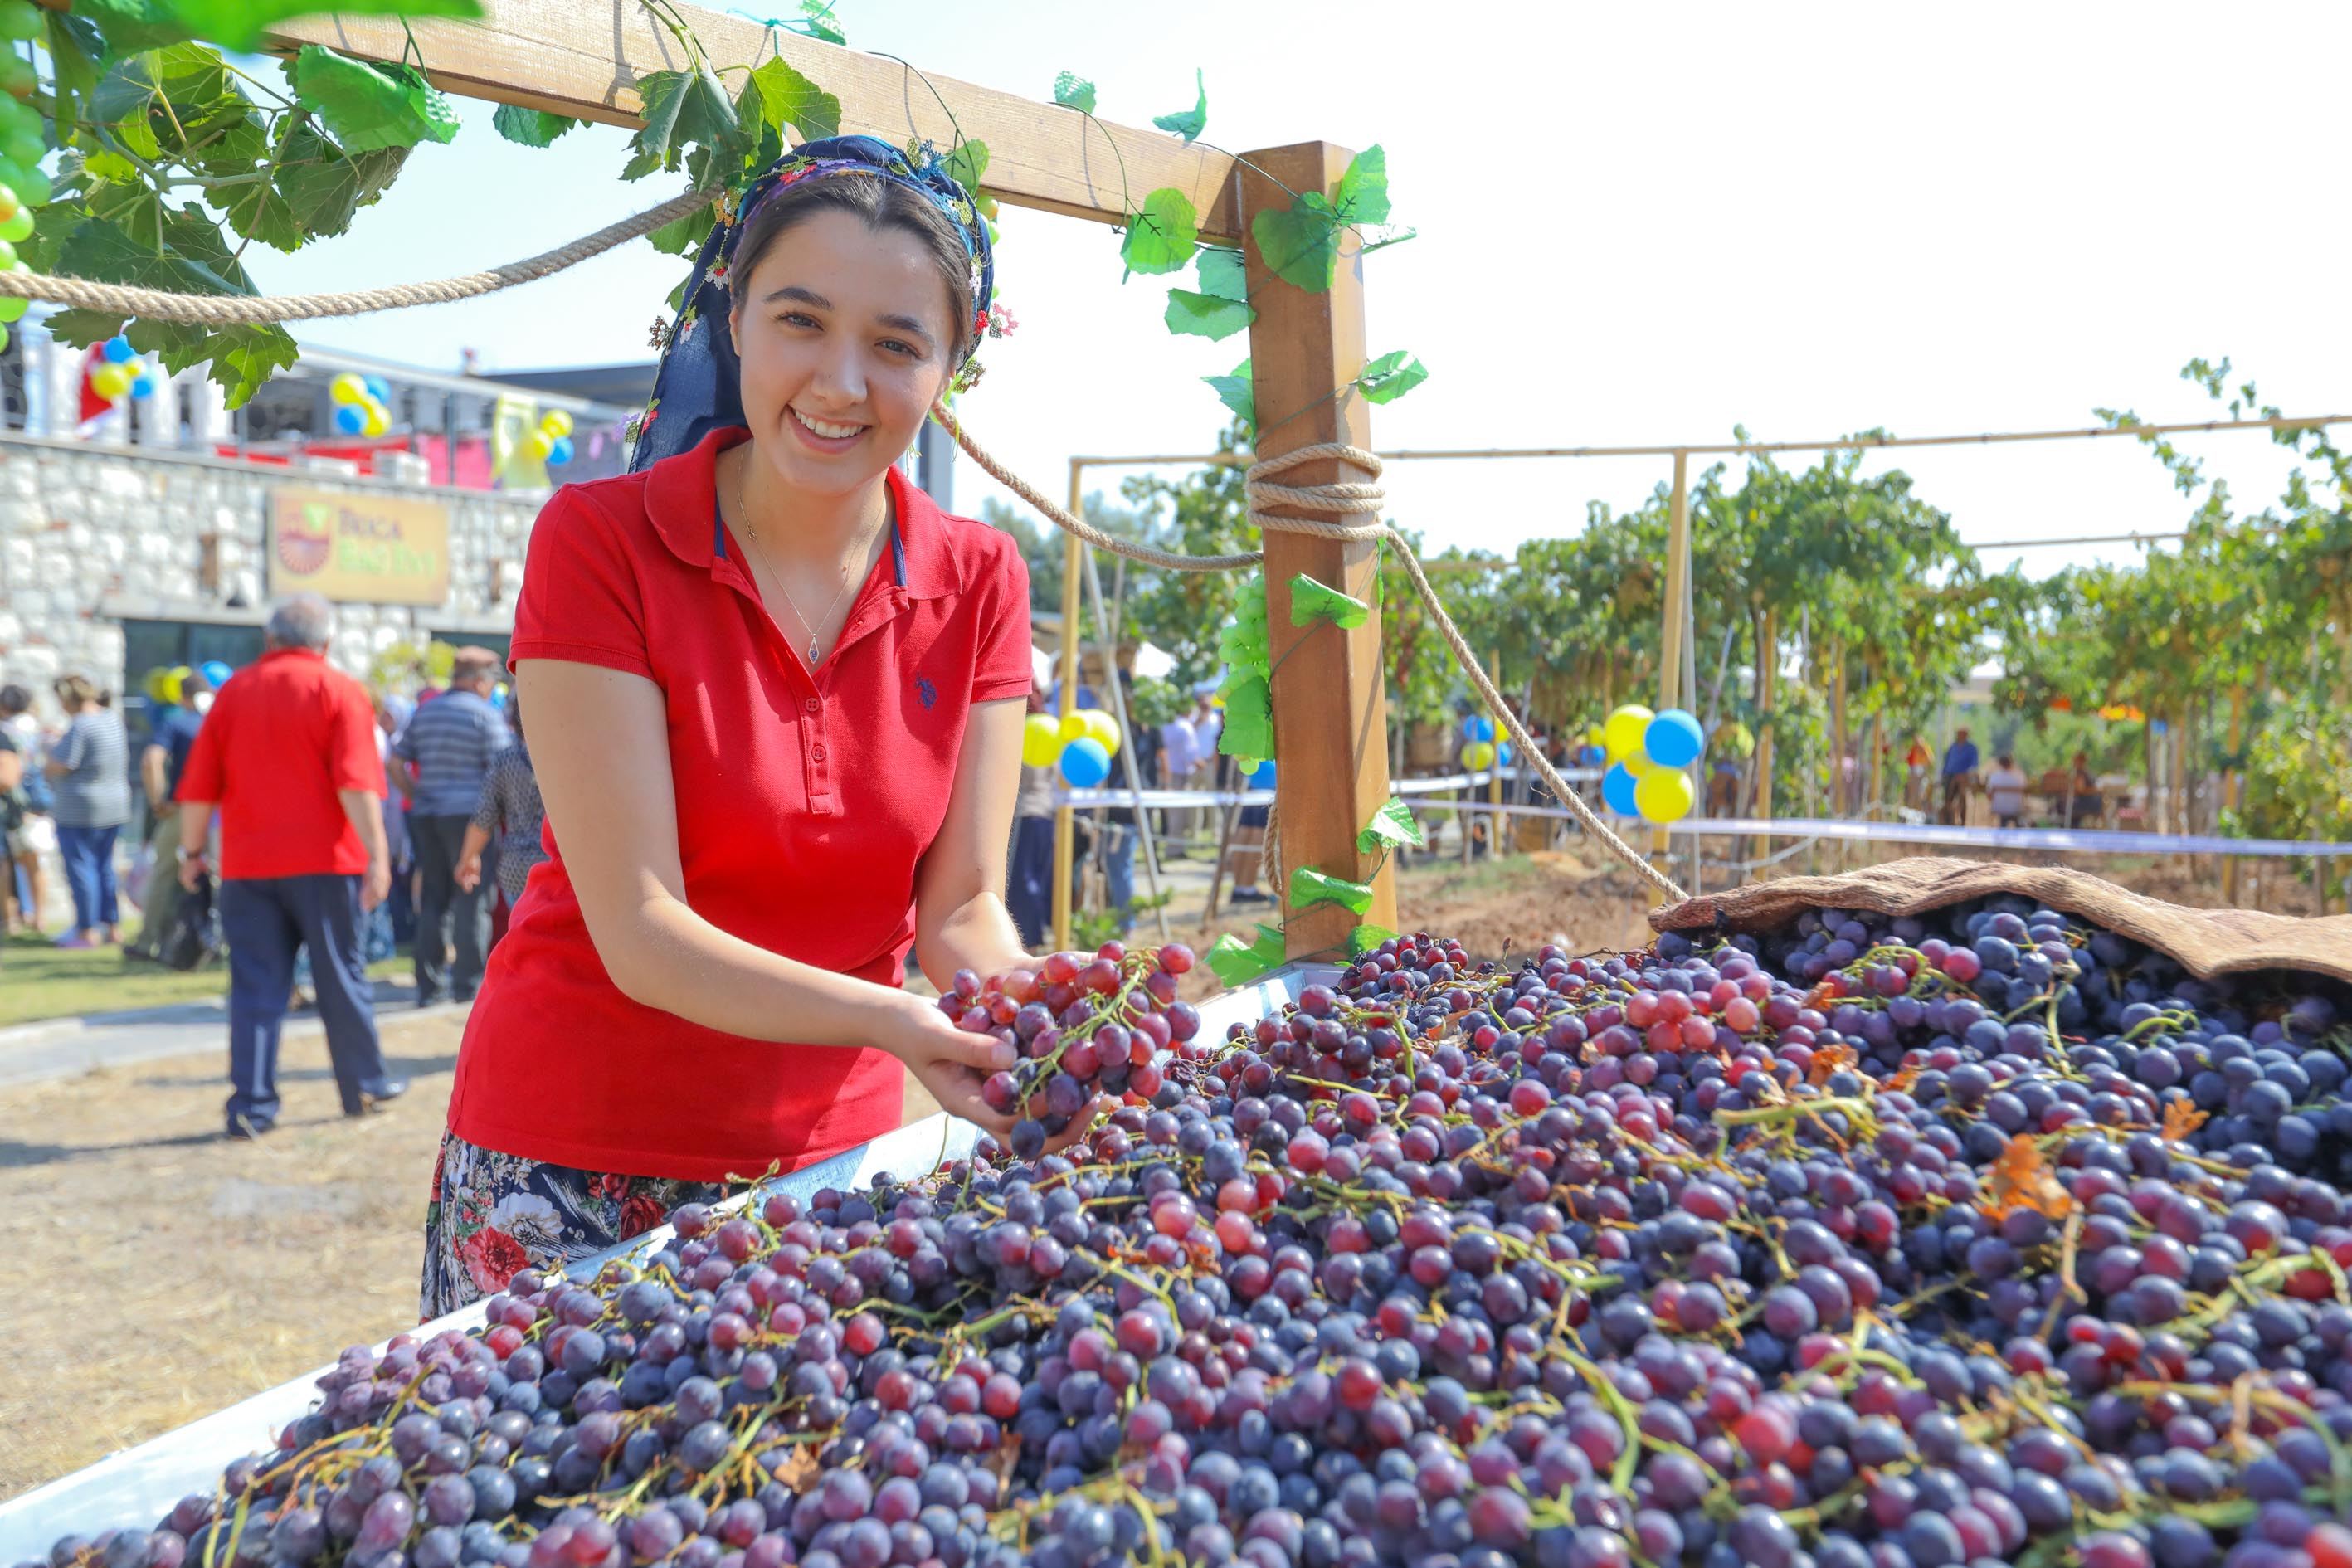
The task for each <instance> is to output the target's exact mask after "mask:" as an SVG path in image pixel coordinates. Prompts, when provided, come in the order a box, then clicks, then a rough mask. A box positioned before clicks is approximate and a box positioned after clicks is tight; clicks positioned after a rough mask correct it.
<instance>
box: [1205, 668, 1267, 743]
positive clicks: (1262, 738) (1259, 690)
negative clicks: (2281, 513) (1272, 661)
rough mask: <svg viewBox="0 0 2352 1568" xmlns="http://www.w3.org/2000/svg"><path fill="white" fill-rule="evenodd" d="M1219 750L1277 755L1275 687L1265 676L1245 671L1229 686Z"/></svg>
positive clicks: (1218, 736) (1218, 733) (1226, 694)
mask: <svg viewBox="0 0 2352 1568" xmlns="http://www.w3.org/2000/svg"><path fill="white" fill-rule="evenodd" d="M1217 750H1218V751H1219V752H1222V753H1223V754H1224V755H1225V756H1228V757H1270V756H1272V755H1274V689H1273V688H1272V687H1270V686H1268V685H1267V684H1266V680H1265V676H1263V675H1245V676H1244V677H1242V678H1241V679H1239V680H1237V681H1234V682H1233V683H1232V684H1231V685H1229V686H1228V687H1226V689H1225V727H1224V728H1223V730H1220V731H1218V732H1217Z"/></svg>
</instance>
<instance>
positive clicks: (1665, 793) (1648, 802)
mask: <svg viewBox="0 0 2352 1568" xmlns="http://www.w3.org/2000/svg"><path fill="white" fill-rule="evenodd" d="M1694 798H1695V795H1694V793H1693V791H1692V789H1691V781H1690V774H1688V773H1685V772H1683V770H1682V769H1680V768H1652V769H1651V770H1650V771H1649V772H1648V773H1643V775H1642V778H1641V782H1640V783H1638V784H1635V785H1634V786H1633V805H1634V808H1635V809H1636V810H1638V811H1640V812H1641V814H1642V816H1643V818H1644V819H1645V820H1647V821H1650V822H1680V821H1681V820H1682V819H1683V818H1684V817H1685V816H1689V815H1690V808H1691V802H1692V800H1693V799H1694Z"/></svg>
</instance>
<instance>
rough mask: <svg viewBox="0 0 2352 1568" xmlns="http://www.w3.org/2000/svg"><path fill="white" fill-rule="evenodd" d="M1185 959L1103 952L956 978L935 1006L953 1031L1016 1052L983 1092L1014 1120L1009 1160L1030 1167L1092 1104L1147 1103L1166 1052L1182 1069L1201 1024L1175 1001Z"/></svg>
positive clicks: (1116, 946)
mask: <svg viewBox="0 0 2352 1568" xmlns="http://www.w3.org/2000/svg"><path fill="white" fill-rule="evenodd" d="M1192 964H1193V954H1192V949H1191V948H1189V947H1187V946H1185V945H1184V944H1183V943H1182V942H1170V943H1169V944H1168V945H1166V946H1165V947H1160V948H1155V949H1146V950H1142V951H1139V952H1129V951H1128V950H1127V946H1126V944H1125V943H1123V942H1105V943H1103V945H1102V946H1100V947H1099V948H1097V949H1096V950H1095V952H1094V953H1093V954H1092V955H1091V956H1089V955H1087V954H1086V953H1083V952H1053V953H1048V954H1046V955H1045V960H1044V961H1043V962H1042V963H1039V964H1038V966H1037V967H1036V968H1035V969H1034V970H1028V969H1014V970H1011V971H1008V972H1007V973H1003V974H995V975H991V976H989V977H988V978H987V979H985V980H983V979H982V978H981V977H980V976H979V975H977V974H975V973H972V972H971V970H969V969H962V970H958V971H957V972H956V975H955V981H954V984H951V985H950V987H949V988H948V992H947V994H945V995H943V996H941V997H940V1010H941V1011H942V1012H944V1013H946V1014H947V1016H949V1017H950V1018H951V1019H953V1020H955V1024H956V1026H957V1027H958V1028H961V1029H969V1030H971V1031H972V1032H973V1033H975V1034H986V1035H993V1036H995V1037H997V1038H998V1039H1000V1040H1003V1042H1004V1043H1005V1044H1007V1045H1009V1046H1012V1047H1015V1048H1016V1049H1018V1050H1019V1051H1020V1053H1021V1060H1020V1062H1019V1063H1018V1064H1017V1065H1016V1066H1015V1067H1014V1068H1013V1070H1012V1071H1010V1072H1001V1073H996V1074H993V1075H992V1076H991V1077H990V1078H989V1079H988V1081H987V1082H986V1083H984V1084H983V1085H982V1086H981V1094H982V1099H983V1100H986V1101H987V1103H988V1106H989V1108H990V1109H991V1110H996V1111H1000V1112H1003V1114H1006V1115H1014V1114H1016V1113H1017V1114H1018V1116H1019V1117H1020V1120H1019V1121H1016V1122H1014V1123H1013V1134H1012V1140H1013V1154H1014V1156H1015V1157H1017V1158H1019V1159H1024V1160H1034V1159H1035V1158H1036V1157H1037V1156H1038V1154H1039V1153H1041V1152H1043V1151H1044V1150H1045V1145H1046V1144H1047V1142H1050V1141H1052V1140H1053V1139H1055V1138H1056V1137H1058V1136H1060V1135H1061V1134H1062V1133H1063V1132H1065V1131H1067V1130H1068V1128H1069V1126H1070V1124H1071V1122H1073V1121H1076V1119H1077V1118H1078V1117H1079V1116H1080V1115H1082V1114H1083V1113H1084V1112H1085V1111H1086V1110H1087V1107H1089V1106H1091V1105H1093V1104H1094V1103H1095V1101H1096V1100H1097V1097H1099V1096H1109V1097H1112V1098H1117V1097H1119V1096H1123V1095H1129V1094H1132V1095H1134V1096H1135V1097H1136V1098H1137V1099H1139V1100H1150V1099H1151V1098H1152V1097H1153V1096H1154V1095H1157V1094H1158V1093H1159V1092H1160V1088H1161V1086H1162V1085H1163V1084H1165V1083H1166V1081H1167V1073H1166V1069H1165V1068H1163V1066H1162V1065H1161V1064H1162V1063H1163V1061H1165V1060H1167V1059H1168V1058H1169V1056H1170V1053H1171V1050H1172V1051H1173V1052H1174V1054H1175V1055H1176V1057H1177V1058H1180V1059H1190V1058H1191V1057H1192V1054H1193V1053H1192V1046H1191V1044H1190V1042H1191V1041H1192V1038H1193V1037H1195V1036H1196V1035H1198V1034H1199V1033H1200V1029H1201V1016H1200V1014H1199V1013H1198V1012H1196V1011H1194V1009H1193V1007H1192V1004H1191V1003H1190V1002H1186V1001H1183V1000H1181V998H1179V997H1178V995H1177V994H1176V984H1177V981H1178V980H1179V978H1181V976H1183V975H1184V974H1187V973H1191V971H1192Z"/></svg>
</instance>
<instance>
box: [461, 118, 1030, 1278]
mask: <svg viewBox="0 0 2352 1568" xmlns="http://www.w3.org/2000/svg"><path fill="white" fill-rule="evenodd" d="M991 283H992V269H991V268H990V265H989V255H988V240H987V234H986V229H985V226H983V225H982V223H981V222H980V220H979V217H978V215H976V214H975V213H973V212H972V210H971V204H970V202H969V201H968V199H967V198H966V197H965V196H964V194H963V192H962V191H961V189H960V188H959V187H957V186H956V185H955V184H954V183H953V181H952V180H950V179H949V178H948V177H947V176H946V175H945V174H943V173H941V172H940V170H939V169H938V168H937V166H936V164H926V165H923V166H911V165H909V164H908V162H907V161H906V160H905V159H904V158H903V157H902V156H901V155H900V154H899V153H897V152H896V150H894V149H892V148H890V147H888V146H887V144H885V143H882V142H877V141H875V140H873V139H871V138H866V137H843V138H836V139H835V140H833V141H830V142H815V143H810V144H808V145H806V146H803V147H802V148H800V149H798V150H797V151H796V152H795V153H793V155H792V156H790V157H788V158H787V159H785V160H784V161H783V162H782V163H780V164H779V165H778V166H777V167H776V168H774V169H772V170H771V171H770V172H769V173H768V174H764V175H762V176H761V178H760V179H759V180H757V181H755V182H753V184H751V186H750V187H749V188H748V189H747V190H746V192H745V193H744V194H743V195H742V196H741V198H740V201H738V202H735V203H730V205H729V208H728V209H727V210H726V211H725V213H724V214H723V215H722V221H721V223H720V225H719V227H718V228H717V229H715V230H714V231H713V233H712V235H711V237H710V238H709V240H708V241H707V242H706V243H705V245H704V247H703V251H702V256H701V259H700V262H699V264H698V268H697V271H696V276H695V278H694V279H692V280H691V281H690V283H689V286H688V293H687V296H686V300H687V304H686V309H685V310H683V311H682V312H681V313H680V317H679V320H678V323H677V327H676V329H675V330H674V331H673V332H672V334H671V342H670V344H669V347H668V351H667V353H666V355H665V358H664V362H663V366H662V370H661V374H660V375H659V377H658V378H657V380H656V395H655V402H654V405H653V407H652V409H651V410H650V411H649V413H648V415H647V416H646V423H645V426H644V427H643V432H642V435H641V437H640V441H639V445H638V450H637V453H636V456H635V461H634V471H633V472H631V473H629V474H627V475H625V476H623V477H620V478H617V479H604V480H599V481H597V482H595V483H593V484H586V485H577V486H568V487H566V488H564V489H562V490H559V491H558V492H557V493H556V494H555V496H554V497H553V498H552V499H551V500H550V501H549V502H548V505H547V508H546V510H544V511H543V512H542V513H541V517H540V519H539V522H538V524H537V527H536V528H535V530H534V531H533V532H532V535H531V541H530V557H529V561H528V564H527V566H526V569H525V575H524V581H523V588H522V595H521V598H520V602H519V604H518V605H517V609H516V617H515V637H514V643H513V658H514V660H515V663H516V667H517V673H516V679H517V683H518V686H519V688H520V691H521V693H522V695H523V697H524V700H525V702H526V705H527V706H528V707H529V709H530V714H531V734H532V759H533V762H534V763H535V764H536V767H537V771H538V775H539V783H540V787H541V794H542V795H543V796H544V798H545V802H546V806H547V828H546V848H547V851H548V859H547V860H546V861H545V862H544V863H543V864H541V865H540V866H539V867H537V868H534V869H533V871H532V872H531V876H530V882H529V884H528V886H527V887H526V889H525V890H524V892H523V896H522V899H521V900H520V903H519V904H518V905H517V906H516V909H515V911H514V916H513V921H512V923H511V925H510V926H509V931H508V935H507V939H506V941H505V942H502V943H500V944H499V948H498V950H497V952H495V953H494V954H493V955H492V958H491V962H490V967H489V973H488V977H487V978H486V980H485V983H484V985H483V989H482V993H481V996H480V999H479V1000H478V1002H477V1003H476V1004H475V1007H474V1012H473V1015H472V1016H471V1017H470V1018H469V1019H468V1021H467V1027H466V1037H465V1043H464V1046H463V1047H462V1049H461V1051H460V1053H459V1056H458V1060H457V1085H456V1089H455V1092H454V1094H453V1096H452V1099H451V1102H450V1110H449V1131H448V1133H447V1134H446V1137H445V1139H444V1142H443V1145H442V1152H441V1159H440V1162H439V1164H438V1166H437V1168H436V1174H435V1179H434V1192H433V1198H432V1203H431V1205H430V1208H429V1209H428V1217H427V1222H426V1248H425V1287H424V1298H423V1307H424V1310H425V1313H426V1315H428V1316H430V1315H433V1314H435V1313H437V1312H442V1311H446V1310H451V1309H453V1308H455V1307H457V1306H458V1305H461V1304H462V1303H464V1302H465V1301H467V1300H471V1299H473V1298H474V1297H476V1296H478V1295H481V1294H483V1293H486V1292H488V1291H491V1290H496V1289H503V1288H504V1286H505V1284H506V1280H507V1278H508V1276H509V1274H510V1273H511V1272H512V1271H513V1270H514V1269H515V1268H520V1267H524V1266H530V1267H546V1266H549V1265H552V1264H556V1263H560V1262H562V1261H563V1260H564V1259H565V1258H572V1257H578V1256H583V1255H585V1254H587V1253H589V1252H592V1251H594V1250H597V1249H599V1248H601V1247H606V1246H610V1245H611V1244H612V1243H613V1242H614V1241H616V1240H619V1239H622V1238H624V1237H626V1236H628V1235H631V1234H634V1233H635V1231H636V1230H641V1229H644V1228H645V1227H646V1226H647V1225H649V1224H651V1223H653V1222H654V1221H655V1220H656V1219H658V1217H659V1216H660V1215H661V1213H662V1212H663V1211H665V1210H666V1209H667V1208H668V1207H669V1206H672V1205H675V1204H677V1203H679V1202H683V1201H687V1200H688V1199H689V1198H696V1197H704V1196H708V1195H710V1194H711V1192H712V1191H714V1190H715V1188H716V1184H718V1183H719V1181H720V1180H721V1179H722V1178H724V1177H726V1176H729V1175H730V1174H736V1175H744V1176H754V1175H757V1174H759V1173H761V1172H763V1171H766V1170H768V1169H770V1168H771V1167H772V1166H773V1167H781V1168H782V1169H787V1170H789V1169H793V1168H795V1167H797V1166H800V1165H803V1164H806V1163H812V1162H814V1161H816V1160H820V1159H823V1158H824V1157H826V1156H828V1155H830V1154H833V1153H835V1152H839V1151H841V1150H843V1149H845V1148H848V1147H850V1146H852V1145H854V1144H856V1143H859V1142H865V1141H866V1140H867V1139H870V1138H873V1137H876V1136H878V1135H879V1134H881V1133H883V1132H885V1131H889V1130H890V1129H892V1128H894V1127H896V1126H897V1125H898V1120H899V1113H900V1106H901V1103H902V1095H903V1091H904V1073H905V1072H906V1071H907V1070H912V1071H913V1072H914V1073H915V1075H916V1076H917V1077H918V1078H919V1079H921V1080H922V1082H923V1083H924V1085H925V1087H926V1088H928V1089H929V1090H930V1091H931V1093H932V1094H933V1095H934V1096H935V1097H937V1099H938V1100H939V1101H940V1104H941V1105H943V1106H944V1107H946V1109H947V1110H950V1111H951V1112H953V1113H955V1114H957V1115H960V1116H964V1117H967V1118H969V1119H971V1120H972V1121H977V1122H980V1123H982V1125H983V1126H986V1127H989V1128H991V1129H992V1130H993V1131H997V1132H999V1133H1000V1134H1002V1133H1003V1132H1004V1131H1006V1126H1005V1124H1004V1119H1003V1118H1002V1117H1000V1116H999V1115H997V1114H996V1113H995V1112H992V1111H991V1110H988V1108H987V1107H986V1106H985V1105H984V1104H983V1103H982V1100H981V1097H980V1093H979V1086H980V1082H981V1080H982V1078H983V1077H984V1076H985V1075H986V1074H987V1073H989V1072H991V1071H994V1070H998V1069H1000V1068H1006V1067H1009V1066H1011V1065H1012V1062H1011V1058H1012V1054H1013V1053H1012V1050H1011V1047H1004V1046H1000V1045H999V1044H997V1042H995V1041H994V1040H992V1039H991V1038H989V1037H985V1036H979V1035H972V1034H967V1033H963V1032H961V1031H959V1030H958V1029H956V1028H955V1027H954V1026H952V1025H951V1024H950V1023H949V1022H948V1021H947V1019H946V1018H945V1016H943V1015H942V1014H940V1011H939V1010H938V1009H937V1008H936V1007H935V1006H933V1005H931V1004H929V1003H928V1002H926V1001H923V1000H921V999H919V998H917V997H914V996H911V995H909V994H907V993H906V992H904V991H902V990H901V989H899V981H900V979H901V977H902V975H903V973H904V961H905V958H906V956H907V953H908V951H909V950H910V949H911V950H912V952H914V953H915V955H916V958H917V960H918V961H919V963H920V965H921V967H922V969H923V971H924V973H926V974H927V975H929V977H930V979H931V980H932V981H933V983H934V984H938V985H940V987H941V988H945V986H946V985H947V984H948V982H949V979H950V976H951V975H952V974H953V973H954V972H955V971H956V970H957V969H959V968H965V967H969V968H971V969H974V970H978V971H980V972H982V973H991V972H994V971H999V970H1003V969H1005V968H1008V967H1011V966H1013V965H1014V964H1016V963H1024V962H1026V959H1025V956H1024V954H1023V952H1021V946H1020V941H1019V938H1018V935H1017V934H1016V932H1015V931H1014V929H1013V922H1012V920H1011V917H1010V916H1009V915H1008V914H1007V913H1006V911H1005V908H1004V902H1003V880H1004V867H1005V845H1006V842H1007V840H1008V838H1009V837H1010V832H1011V824H1012V816H1013V795H1014V792H1015V789H1016V786H1017V783H1018V778H1019V772H1020V752H1021V726H1022V721H1023V718H1024V698H1025V696H1026V693H1027V691H1028V689H1029V684H1030V652H1029V597H1028V579H1027V574H1026V573H1025V571H1024V567H1023V564H1022V561H1021V556H1020V552H1019V551H1018V550H1017V549H1016V548H1014V546H1013V542H1012V541H1011V540H1010V539H1009V538H1008V537H1007V536H1006V535H1004V534H1003V533H1001V532H999V531H996V530H993V529H990V528H987V527H984V526H982V525H981V524H979V523H975V522H971V521H966V520H964V519H961V518H955V517H950V516H947V515H945V514H943V513H942V512H940V510H939V509H938V508H937V507H935V506H933V505H932V504H931V502H930V500H929V498H928V497H926V496H925V495H924V494H923V493H922V491H920V490H919V489H916V488H915V487H913V486H912V485H910V484H908V482H907V481H906V479H904V477H903V476H902V475H901V474H900V473H899V472H898V468H896V467H895V466H894V465H895V459H897V458H898V456H899V455H900V454H902V453H904V452H905V451H906V450H907V449H908V447H910V446H911V445H912V444H913V442H914V440H915V437H916V435H917V433H918V431H919V428H920V426H921V425H922V422H923V420H924V418H925V417H926V416H927V414H928V412H929V408H930V405H931V403H932V401H933V400H934V399H935V398H936V397H937V396H938V395H940V393H941V392H942V391H943V390H944V389H945V388H946V387H947V385H948V384H949V383H950V379H951V378H952V376H953V375H954V374H955V373H956V371H957V370H958V369H959V368H960V367H961V365H962V364H963V363H964V361H965V360H966V358H967V357H968V356H969V354H970V353H971V346H972V342H973V340H974V338H975V336H976V335H977V333H978V332H979V331H980V330H981V329H982V325H983V324H984V322H985V321H986V310H987V305H988V298H989V289H990V287H991Z"/></svg>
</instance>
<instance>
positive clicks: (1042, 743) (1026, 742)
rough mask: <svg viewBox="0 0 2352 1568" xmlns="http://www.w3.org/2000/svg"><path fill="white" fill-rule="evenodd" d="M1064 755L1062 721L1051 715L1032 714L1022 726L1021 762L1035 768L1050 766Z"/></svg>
mask: <svg viewBox="0 0 2352 1568" xmlns="http://www.w3.org/2000/svg"><path fill="white" fill-rule="evenodd" d="M1061 754H1062V721H1060V720H1058V719H1056V718H1055V717H1054V716H1053V715H1052V714H1050V713H1032V714H1030V715H1029V721H1028V722H1027V723H1025V724H1024V725H1022V726H1021V760H1022V761H1023V762H1024V763H1028V764H1029V765H1030V766H1031V767H1033V768H1042V767H1046V766H1049V765H1050V764H1051V763H1053V761H1054V759H1055V757H1058V756H1060V755H1061Z"/></svg>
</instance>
